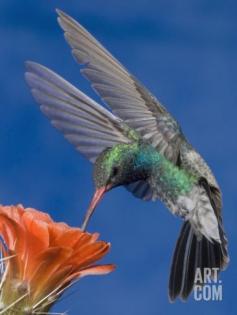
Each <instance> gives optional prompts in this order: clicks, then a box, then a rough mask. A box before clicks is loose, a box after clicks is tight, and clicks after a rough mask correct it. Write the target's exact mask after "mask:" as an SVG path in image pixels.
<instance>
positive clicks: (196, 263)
mask: <svg viewBox="0 0 237 315" xmlns="http://www.w3.org/2000/svg"><path fill="white" fill-rule="evenodd" d="M220 230H221V226H220ZM220 235H221V243H219V242H216V241H214V240H213V241H209V240H208V239H207V238H205V237H204V236H203V237H202V238H201V239H200V237H197V236H196V234H195V232H194V230H193V228H192V226H191V224H190V222H189V221H186V222H185V223H184V224H183V226H182V229H181V232H180V236H179V238H178V241H177V244H176V248H175V252H174V256H173V261H172V266H171V272H170V279H169V297H170V300H171V301H174V300H175V299H176V298H177V297H180V298H181V299H182V300H186V299H187V298H188V296H189V294H190V293H191V291H192V290H193V287H194V285H195V283H194V281H195V274H196V270H197V268H200V272H201V274H202V277H203V275H204V268H218V269H219V271H220V270H222V269H224V267H225V266H226V265H227V263H228V260H229V259H228V255H227V248H226V245H227V241H226V238H225V234H224V231H223V230H222V232H221V233H220Z"/></svg>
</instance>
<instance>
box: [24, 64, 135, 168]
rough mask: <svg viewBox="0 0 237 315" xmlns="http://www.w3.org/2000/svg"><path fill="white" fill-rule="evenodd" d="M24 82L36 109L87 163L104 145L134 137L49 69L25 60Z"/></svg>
mask: <svg viewBox="0 0 237 315" xmlns="http://www.w3.org/2000/svg"><path fill="white" fill-rule="evenodd" d="M26 68H27V72H26V74H25V77H26V81H27V82H28V84H29V86H30V87H31V92H32V94H33V96H34V98H35V100H36V101H37V102H38V103H39V104H40V105H41V106H40V108H41V110H42V112H43V113H44V114H46V115H47V116H48V117H49V119H50V120H51V122H52V124H53V125H54V126H55V127H56V128H58V129H60V130H61V131H62V132H63V133H64V135H65V137H66V138H67V139H68V140H69V141H70V142H71V143H72V144H74V145H75V147H76V148H77V149H78V150H79V151H80V152H81V153H82V154H84V155H85V156H86V157H87V158H88V159H89V160H90V161H91V162H94V161H95V160H96V157H97V156H98V155H99V154H100V153H101V152H102V151H103V150H104V149H105V148H107V147H112V146H114V145H115V144H118V143H131V142H132V141H134V140H136V136H135V132H131V129H130V128H129V127H127V126H126V124H124V123H123V122H122V121H121V120H120V119H119V118H117V117H115V116H114V115H113V114H112V113H110V112H109V111H108V110H106V109H105V108H104V107H102V106H100V105H99V104H97V103H96V102H95V101H93V100H92V99H91V98H89V97H88V96H86V95H85V94H84V93H82V92H81V91H80V90H78V89H77V88H75V87H74V86H73V85H71V84H70V83H68V82H67V81H65V80H64V79H62V78H61V77H60V76H59V75H57V74H56V73H54V72H53V71H51V70H49V69H47V68H45V67H43V66H41V65H39V64H36V63H33V62H27V63H26Z"/></svg>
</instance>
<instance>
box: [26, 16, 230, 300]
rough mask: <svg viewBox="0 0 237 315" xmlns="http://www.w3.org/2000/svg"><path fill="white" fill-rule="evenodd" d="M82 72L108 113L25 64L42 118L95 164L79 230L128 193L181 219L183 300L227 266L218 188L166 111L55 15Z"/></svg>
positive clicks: (173, 293) (176, 268) (173, 276)
mask: <svg viewBox="0 0 237 315" xmlns="http://www.w3.org/2000/svg"><path fill="white" fill-rule="evenodd" d="M57 13H58V22H59V25H60V26H61V28H62V29H63V31H64V36H65V39H66V41H67V43H68V44H69V45H70V47H71V49H72V54H73V56H74V58H75V59H76V61H77V62H78V63H79V64H80V65H81V66H82V68H81V73H82V75H83V76H85V77H86V79H88V80H89V81H90V82H91V85H92V88H93V89H94V90H95V91H96V92H97V93H98V94H99V96H100V97H101V99H102V100H103V102H104V103H105V104H107V106H108V107H109V109H111V110H108V109H107V108H106V107H104V106H102V105H100V104H98V103H97V102H96V101H94V100H93V99H91V98H90V97H88V96H87V95H85V94H84V93H83V92H82V91H80V90H79V89H77V88H76V87H74V86H73V85H71V84H70V83H69V82H67V81H66V80H64V79H63V78H62V77H60V76H59V75H58V74H56V73H54V72H53V71H52V70H50V69H48V68H46V67H44V66H42V65H40V64H38V63H35V62H31V61H28V62H26V69H27V70H26V74H25V77H26V81H27V82H28V85H29V86H30V88H31V92H32V94H33V97H34V98H35V100H36V102H38V103H39V104H40V108H41V111H42V112H43V113H44V114H45V115H46V116H47V117H48V118H49V119H50V121H51V123H52V125H53V126H54V127H56V128H57V129H59V130H61V131H62V132H63V134H64V136H65V138H66V139H67V140H69V142H71V143H72V144H73V145H74V146H75V147H76V149H77V150H78V151H79V152H80V153H81V154H83V155H84V156H86V157H87V159H89V161H90V162H92V163H93V164H94V173H93V179H94V183H95V188H96V189H95V193H94V196H93V198H92V201H91V203H90V205H89V207H88V210H87V212H86V215H85V219H84V222H83V225H82V229H83V230H85V229H86V228H87V225H88V222H89V219H90V218H91V216H92V214H93V212H94V210H95V208H96V206H97V205H98V203H99V201H100V200H101V199H102V197H103V196H104V195H105V193H106V192H108V191H110V190H111V189H113V188H116V187H118V186H124V187H126V188H127V190H128V191H130V192H131V193H132V194H133V195H134V196H135V197H137V198H140V199H142V200H147V201H149V200H153V201H155V200H160V201H162V202H163V203H164V204H165V205H166V207H167V208H168V209H169V210H170V211H171V213H172V214H174V215H176V216H177V217H180V218H181V219H182V220H183V225H182V228H181V231H180V235H179V237H178V240H177V243H176V247H175V251H174V254H173V260H172V265H171V271H170V278H169V298H170V301H174V300H175V299H176V298H180V299H181V300H186V299H187V298H188V296H189V295H190V293H191V292H192V290H193V288H194V286H195V284H196V282H195V275H196V272H197V270H200V271H201V273H202V274H204V272H205V269H206V268H209V269H211V270H212V269H213V268H216V269H218V272H219V271H221V270H223V269H225V267H226V266H227V264H228V262H229V256H228V251H227V238H226V235H225V232H224V228H223V221H222V195H221V190H220V187H219V185H218V183H217V181H216V179H215V177H214V175H213V173H212V171H211V169H210V168H209V166H208V165H207V163H206V162H205V161H204V159H203V158H202V157H201V155H200V154H199V153H198V152H197V151H196V150H195V149H194V148H193V146H192V145H191V144H190V143H189V141H188V140H187V139H186V137H185V135H184V133H183V131H182V129H181V127H180V125H179V124H178V122H177V121H176V119H175V118H174V117H172V116H171V114H170V113H169V112H168V110H167V109H166V108H165V107H164V106H163V105H162V104H161V103H160V102H159V101H158V99H156V97H155V96H153V95H152V94H151V93H150V92H149V91H148V90H147V88H145V87H144V86H143V84H142V83H140V81H139V80H138V79H136V78H135V77H134V76H133V75H132V74H131V73H130V72H129V71H128V70H127V69H126V68H125V67H124V66H123V65H122V64H121V63H120V62H119V61H118V60H117V59H115V57H113V56H112V55H111V54H110V53H109V52H108V51H107V50H106V49H105V48H104V47H103V46H102V44H101V43H99V42H98V41H97V40H96V39H95V38H94V37H93V36H92V35H91V34H90V33H89V32H88V31H87V30H86V29H85V28H84V27H83V26H81V25H80V24H79V23H78V22H77V21H75V20H74V19H73V18H72V17H70V16H69V15H67V14H66V13H64V12H62V11H60V10H57Z"/></svg>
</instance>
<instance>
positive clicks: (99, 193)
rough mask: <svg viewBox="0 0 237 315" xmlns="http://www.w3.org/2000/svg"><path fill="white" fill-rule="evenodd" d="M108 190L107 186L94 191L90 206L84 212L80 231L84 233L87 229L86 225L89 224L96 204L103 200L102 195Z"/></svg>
mask: <svg viewBox="0 0 237 315" xmlns="http://www.w3.org/2000/svg"><path fill="white" fill-rule="evenodd" d="M108 190H109V188H108V187H107V186H104V187H101V188H98V189H96V191H95V194H94V196H93V198H92V200H91V203H90V206H89V208H88V210H87V212H86V215H85V218H84V221H83V224H82V226H81V229H82V231H85V230H86V228H87V225H88V223H89V220H90V218H91V216H92V214H93V212H94V210H95V208H96V206H97V205H98V203H99V202H100V200H101V199H102V198H103V196H104V194H105V193H106V191H108Z"/></svg>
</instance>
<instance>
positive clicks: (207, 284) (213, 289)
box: [194, 268, 223, 301]
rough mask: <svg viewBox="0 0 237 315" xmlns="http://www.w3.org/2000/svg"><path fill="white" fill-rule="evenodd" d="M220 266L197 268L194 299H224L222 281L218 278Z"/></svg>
mask: <svg viewBox="0 0 237 315" xmlns="http://www.w3.org/2000/svg"><path fill="white" fill-rule="evenodd" d="M218 272H219V268H204V270H203V272H202V271H201V269H200V268H197V269H196V273H195V279H194V283H195V286H194V299H195V300H196V301H203V300H204V301H222V298H223V290H222V281H221V280H218Z"/></svg>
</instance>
